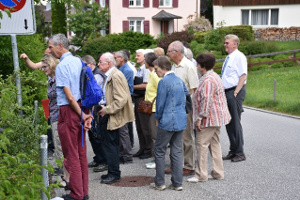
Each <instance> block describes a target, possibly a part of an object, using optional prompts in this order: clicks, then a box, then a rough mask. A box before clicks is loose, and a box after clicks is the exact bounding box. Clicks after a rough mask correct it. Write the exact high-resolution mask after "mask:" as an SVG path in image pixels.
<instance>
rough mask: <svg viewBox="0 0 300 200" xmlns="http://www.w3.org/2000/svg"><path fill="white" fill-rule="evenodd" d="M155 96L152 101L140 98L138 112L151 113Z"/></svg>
mask: <svg viewBox="0 0 300 200" xmlns="http://www.w3.org/2000/svg"><path fill="white" fill-rule="evenodd" d="M155 99H156V97H155V98H154V99H153V101H152V102H149V101H145V100H141V101H140V103H139V106H138V112H140V113H145V114H151V113H152V106H153V103H154V101H155Z"/></svg>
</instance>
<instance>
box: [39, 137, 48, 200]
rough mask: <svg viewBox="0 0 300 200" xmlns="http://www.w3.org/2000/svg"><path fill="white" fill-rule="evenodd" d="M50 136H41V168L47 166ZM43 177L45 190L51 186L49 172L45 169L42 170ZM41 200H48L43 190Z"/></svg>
mask: <svg viewBox="0 0 300 200" xmlns="http://www.w3.org/2000/svg"><path fill="white" fill-rule="evenodd" d="M47 140H48V136H47V135H41V136H40V141H41V143H40V149H41V166H47V162H48V143H47ZM42 177H43V180H44V185H45V189H47V187H48V186H49V178H48V170H47V169H45V168H42ZM41 199H42V200H47V199H48V198H47V195H46V194H45V193H44V192H43V190H41Z"/></svg>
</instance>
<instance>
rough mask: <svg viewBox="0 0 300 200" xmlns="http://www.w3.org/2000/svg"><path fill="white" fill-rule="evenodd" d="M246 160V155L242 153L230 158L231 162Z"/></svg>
mask: <svg viewBox="0 0 300 200" xmlns="http://www.w3.org/2000/svg"><path fill="white" fill-rule="evenodd" d="M244 160H246V156H245V154H244V155H236V156H235V157H234V158H232V159H231V162H241V161H244Z"/></svg>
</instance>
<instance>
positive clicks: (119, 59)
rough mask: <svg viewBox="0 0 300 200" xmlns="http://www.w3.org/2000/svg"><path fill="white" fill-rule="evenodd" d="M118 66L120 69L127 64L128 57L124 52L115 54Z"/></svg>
mask: <svg viewBox="0 0 300 200" xmlns="http://www.w3.org/2000/svg"><path fill="white" fill-rule="evenodd" d="M115 60H116V66H117V67H118V68H120V67H122V66H123V65H124V64H125V63H127V60H128V57H127V54H126V53H125V52H124V51H117V52H116V53H115Z"/></svg>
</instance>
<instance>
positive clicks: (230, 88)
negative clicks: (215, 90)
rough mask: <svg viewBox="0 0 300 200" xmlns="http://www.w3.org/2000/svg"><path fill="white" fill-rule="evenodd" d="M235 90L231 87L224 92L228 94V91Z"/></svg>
mask: <svg viewBox="0 0 300 200" xmlns="http://www.w3.org/2000/svg"><path fill="white" fill-rule="evenodd" d="M235 88H236V86H234V87H231V88H227V89H225V92H229V91H231V90H235Z"/></svg>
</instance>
